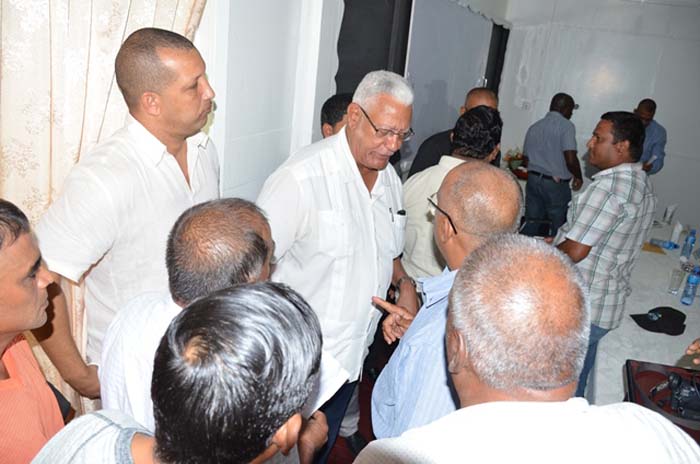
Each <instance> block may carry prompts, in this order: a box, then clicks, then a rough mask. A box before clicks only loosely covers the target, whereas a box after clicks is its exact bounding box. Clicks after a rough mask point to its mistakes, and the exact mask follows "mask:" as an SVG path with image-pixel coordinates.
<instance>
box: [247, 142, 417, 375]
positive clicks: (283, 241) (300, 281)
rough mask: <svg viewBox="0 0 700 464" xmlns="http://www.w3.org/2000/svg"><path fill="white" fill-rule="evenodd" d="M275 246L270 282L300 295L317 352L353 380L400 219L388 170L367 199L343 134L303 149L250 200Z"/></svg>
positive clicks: (398, 237)
mask: <svg viewBox="0 0 700 464" xmlns="http://www.w3.org/2000/svg"><path fill="white" fill-rule="evenodd" d="M258 204H259V205H260V207H261V208H262V209H263V210H265V212H266V214H267V216H268V219H269V221H270V226H271V228H272V238H273V239H274V240H275V246H276V248H275V255H276V258H277V266H276V269H275V271H274V273H273V275H272V280H274V281H278V282H284V283H286V284H288V285H289V286H290V287H292V288H293V289H295V290H297V291H298V292H299V293H301V294H302V295H303V296H304V298H306V300H307V301H308V302H309V304H310V305H311V307H312V308H313V309H314V311H315V312H316V314H317V315H318V318H319V320H320V322H321V329H322V332H323V347H324V349H325V350H328V351H329V352H330V353H331V354H332V355H333V356H334V357H335V358H336V359H337V360H338V362H339V363H340V365H341V366H342V367H343V368H344V369H345V370H347V371H348V373H349V380H350V381H351V382H352V381H354V380H357V379H358V377H359V375H360V371H361V368H362V362H363V360H364V357H365V354H366V352H367V350H368V347H369V345H370V344H371V342H372V340H373V338H374V332H375V330H376V328H377V322H378V321H379V317H380V316H381V313H380V311H379V310H377V309H376V308H374V306H373V305H372V302H371V298H372V296H380V297H382V298H384V297H385V296H386V291H387V289H388V288H389V284H390V283H391V276H392V273H393V259H394V258H396V257H398V256H399V255H400V254H401V251H402V250H403V242H404V227H405V222H406V216H405V215H401V214H399V211H401V210H402V208H403V206H402V201H401V180H400V179H399V177H398V176H397V175H396V172H395V171H394V168H393V167H391V166H388V167H387V168H386V169H384V170H383V171H380V172H379V176H378V177H377V181H376V182H375V184H374V187H373V188H372V192H371V194H370V192H368V191H367V187H366V186H365V184H364V182H363V180H362V177H361V176H360V172H359V170H358V168H357V164H356V162H355V159H354V158H353V156H352V153H351V152H350V147H349V146H348V142H347V137H346V135H345V129H343V130H341V131H340V132H339V133H338V134H337V135H335V136H332V137H329V138H326V139H323V140H321V141H320V142H317V143H315V144H313V145H310V146H308V147H305V148H303V149H302V150H301V151H299V152H298V153H296V154H295V155H293V156H292V157H291V158H289V159H288V160H287V161H286V162H285V163H284V164H283V165H282V166H281V167H280V168H279V169H277V171H275V172H274V173H273V174H272V175H271V176H270V177H269V178H268V179H267V181H266V182H265V185H264V186H263V189H262V192H261V193H260V196H259V197H258Z"/></svg>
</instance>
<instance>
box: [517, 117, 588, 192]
mask: <svg viewBox="0 0 700 464" xmlns="http://www.w3.org/2000/svg"><path fill="white" fill-rule="evenodd" d="M565 151H576V127H575V126H574V123H572V122H571V121H569V120H568V119H566V118H565V117H564V116H562V114H561V113H559V112H557V111H550V112H549V113H547V115H546V116H545V117H544V118H542V119H540V120H539V121H537V122H536V123H534V124H533V125H532V126H530V128H529V129H528V130H527V133H526V134H525V144H524V145H523V152H524V154H525V156H527V158H528V167H527V168H528V169H529V170H532V171H536V172H539V173H540V174H545V175H548V176H552V177H558V178H560V179H571V173H570V172H569V168H568V167H567V166H566V158H564V152H565Z"/></svg>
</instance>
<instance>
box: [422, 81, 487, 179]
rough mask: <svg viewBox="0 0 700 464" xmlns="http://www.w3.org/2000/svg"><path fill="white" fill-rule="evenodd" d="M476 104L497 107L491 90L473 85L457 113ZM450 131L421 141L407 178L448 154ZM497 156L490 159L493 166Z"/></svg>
mask: <svg viewBox="0 0 700 464" xmlns="http://www.w3.org/2000/svg"><path fill="white" fill-rule="evenodd" d="M477 106H488V107H489V108H493V109H498V97H497V96H496V94H495V93H494V92H493V90H490V89H487V88H486V87H474V88H473V89H471V90H470V91H469V92H467V95H466V97H464V104H463V105H462V106H460V107H459V115H460V116H461V115H463V114H464V113H466V112H467V111H469V110H470V109H472V108H476V107H477ZM451 133H452V129H448V130H446V131H442V132H438V133H437V134H433V135H431V136H430V137H428V138H427V139H425V141H424V142H423V143H421V145H420V148H418V153H416V157H415V158H414V159H413V163H412V164H411V169H410V170H409V172H408V177H409V178H410V177H412V176H413V175H414V174H418V173H419V172H421V171H423V170H424V169H427V168H429V167H431V166H435V165H436V164H438V163H439V162H440V158H442V156H443V155H448V154H450V153H451V152H452V138H451V135H450V134H451ZM499 158H500V157H498V156H497V157H496V158H494V159H493V160H491V162H492V164H493V165H494V166H498V163H499V162H500V159H499Z"/></svg>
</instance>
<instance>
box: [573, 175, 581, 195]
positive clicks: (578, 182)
mask: <svg viewBox="0 0 700 464" xmlns="http://www.w3.org/2000/svg"><path fill="white" fill-rule="evenodd" d="M582 185H583V179H580V178H578V177H574V180H572V181H571V190H573V191H574V192H578V191H579V190H580V189H581V186H582Z"/></svg>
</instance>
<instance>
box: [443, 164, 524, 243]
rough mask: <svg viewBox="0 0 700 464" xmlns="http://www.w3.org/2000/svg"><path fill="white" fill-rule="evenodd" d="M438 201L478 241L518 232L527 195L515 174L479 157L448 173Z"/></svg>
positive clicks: (459, 225)
mask: <svg viewBox="0 0 700 464" xmlns="http://www.w3.org/2000/svg"><path fill="white" fill-rule="evenodd" d="M438 201H439V203H440V204H444V205H445V209H446V210H447V211H448V212H449V214H450V215H451V217H452V220H453V221H454V223H455V226H456V227H457V229H458V230H462V231H463V234H464V233H468V234H469V235H470V236H471V238H472V240H474V241H477V242H480V241H484V240H486V239H487V238H488V237H490V236H492V235H494V234H503V233H508V232H515V231H516V230H517V227H518V223H519V221H520V216H521V215H522V209H523V194H522V190H521V189H520V185H518V182H517V181H516V180H515V177H514V176H513V175H512V174H510V173H508V172H506V171H505V170H504V169H498V168H496V167H494V166H491V165H490V164H488V163H484V162H482V161H477V160H467V161H465V162H464V163H462V164H460V165H459V166H457V167H455V168H453V169H452V170H451V171H450V172H449V173H448V174H447V176H446V177H445V180H444V181H443V183H442V186H441V187H440V190H439V192H438Z"/></svg>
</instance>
